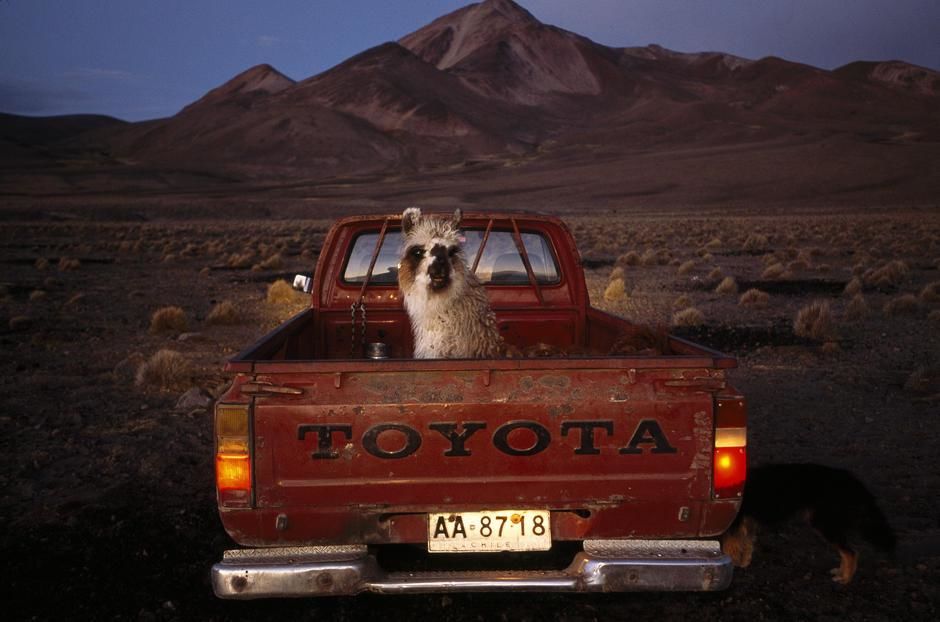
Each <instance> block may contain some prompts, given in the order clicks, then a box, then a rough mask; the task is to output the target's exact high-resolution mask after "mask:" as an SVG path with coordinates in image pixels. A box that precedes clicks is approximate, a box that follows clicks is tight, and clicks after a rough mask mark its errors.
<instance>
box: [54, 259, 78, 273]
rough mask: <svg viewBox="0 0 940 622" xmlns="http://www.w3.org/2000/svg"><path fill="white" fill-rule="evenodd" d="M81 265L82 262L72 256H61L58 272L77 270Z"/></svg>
mask: <svg viewBox="0 0 940 622" xmlns="http://www.w3.org/2000/svg"><path fill="white" fill-rule="evenodd" d="M81 266H82V262H80V261H79V260H77V259H74V258H70V257H62V258H60V259H59V271H60V272H70V271H72V270H78V269H79V268H80V267H81Z"/></svg>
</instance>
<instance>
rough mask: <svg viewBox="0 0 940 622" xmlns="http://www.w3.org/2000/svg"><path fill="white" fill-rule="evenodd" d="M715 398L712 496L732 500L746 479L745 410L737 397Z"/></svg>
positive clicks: (739, 493) (741, 490) (737, 495)
mask: <svg viewBox="0 0 940 622" xmlns="http://www.w3.org/2000/svg"><path fill="white" fill-rule="evenodd" d="M716 401H717V409H716V411H717V414H716V416H715V453H714V457H713V462H712V488H713V490H714V494H715V498H716V499H733V498H736V497H740V496H741V495H742V493H743V492H744V481H745V479H746V478H747V410H746V405H745V403H744V398H742V397H740V396H731V397H719V398H718V399H717V400H716Z"/></svg>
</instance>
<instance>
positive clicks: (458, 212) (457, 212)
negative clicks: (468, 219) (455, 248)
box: [452, 207, 463, 229]
mask: <svg viewBox="0 0 940 622" xmlns="http://www.w3.org/2000/svg"><path fill="white" fill-rule="evenodd" d="M461 220H463V211H461V209H460V208H459V207H458V208H457V209H455V210H454V218H453V221H452V222H453V223H454V229H456V228H457V227H459V226H460V221H461Z"/></svg>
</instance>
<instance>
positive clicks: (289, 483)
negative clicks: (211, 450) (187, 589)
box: [217, 214, 744, 595]
mask: <svg viewBox="0 0 940 622" xmlns="http://www.w3.org/2000/svg"><path fill="white" fill-rule="evenodd" d="M397 226H399V223H398V220H397V217H394V216H393V217H385V218H384V219H383V218H376V217H356V218H350V219H346V220H344V221H342V222H340V223H339V224H337V225H336V226H335V227H334V228H333V229H332V230H331V231H330V233H329V234H328V235H327V237H326V240H325V242H324V247H323V252H322V253H321V259H320V261H319V263H318V265H317V270H316V273H315V274H314V278H313V290H312V295H311V307H310V308H309V309H306V310H304V311H303V312H301V313H299V314H298V315H297V316H295V317H294V318H292V319H290V320H288V321H287V322H286V323H285V324H283V325H282V326H280V327H278V328H277V329H276V330H274V331H272V332H271V333H270V334H268V335H266V336H265V337H263V338H262V339H261V340H259V342H258V343H256V344H254V345H252V346H250V347H249V348H248V349H246V350H245V351H244V352H242V353H241V354H239V355H238V356H237V357H235V358H234V359H232V360H231V361H230V362H229V363H228V365H227V367H226V369H227V371H228V372H230V373H232V374H234V377H235V378H234V382H233V385H232V387H231V389H229V391H228V392H227V393H226V395H224V396H223V398H222V399H221V400H220V403H223V404H228V405H235V406H237V407H240V408H243V409H244V412H245V413H246V415H245V416H246V417H247V421H248V423H247V430H248V435H249V436H248V439H249V441H248V443H247V445H246V451H247V452H248V460H249V462H250V468H251V480H250V481H251V487H250V491H244V492H245V494H244V495H241V496H237V498H235V501H234V502H228V501H227V499H229V498H230V496H225V495H223V494H222V493H221V492H220V515H221V517H222V522H223V525H224V526H225V528H226V530H227V532H228V533H229V534H230V536H231V537H232V538H233V539H234V540H235V541H236V542H238V543H239V544H240V545H242V546H247V547H298V546H299V547H309V546H360V545H371V546H378V545H386V544H398V543H409V544H418V545H421V544H426V543H427V541H428V537H429V536H428V530H429V526H428V514H429V513H448V512H453V513H459V512H471V511H485V510H492V509H514V510H529V509H531V510H547V511H549V512H550V516H551V525H550V527H551V536H552V539H553V540H554V541H558V542H561V541H607V540H618V539H623V540H636V541H640V540H644V541H645V540H649V541H654V540H655V541H660V540H662V541H666V540H670V541H672V540H682V539H701V538H707V537H713V536H715V535H717V534H720V533H721V532H722V531H724V530H725V529H726V528H727V526H728V525H729V524H730V522H731V521H732V520H733V518H734V516H735V514H736V512H737V509H738V507H739V505H740V498H739V495H738V494H735V493H734V492H732V493H731V495H730V496H723V495H722V494H719V491H718V490H717V488H716V486H717V482H715V481H713V480H714V473H715V469H716V463H715V456H716V453H715V452H716V446H717V445H719V444H720V442H719V440H720V439H718V435H719V433H718V429H719V426H720V422H719V421H718V413H719V412H720V411H721V410H722V408H724V410H728V408H729V407H728V406H727V404H732V405H735V406H734V408H736V409H737V410H736V411H735V412H737V411H740V413H739V414H736V415H734V416H726V417H725V419H727V420H728V421H732V422H733V425H736V426H743V425H744V424H743V408H744V405H743V404H744V402H743V398H741V397H740V396H739V395H738V394H737V392H736V391H735V390H734V389H733V388H732V387H731V386H730V385H729V384H728V382H727V378H726V370H728V369H730V368H733V367H734V366H735V365H736V362H735V360H734V359H733V358H731V357H729V356H727V355H724V354H722V353H719V352H716V351H713V350H710V349H708V348H704V347H702V346H699V345H697V344H693V343H691V342H688V341H685V340H682V339H678V338H676V337H672V336H668V337H664V338H663V340H662V345H661V346H658V347H659V349H661V350H665V351H663V352H658V351H657V352H650V351H645V350H644V351H640V352H639V353H636V354H627V355H609V354H608V350H609V349H610V346H611V344H612V343H614V342H615V341H617V340H623V339H627V340H629V339H630V338H631V336H634V335H639V336H642V334H643V329H642V327H638V326H635V325H633V324H631V323H630V322H628V321H626V320H624V319H622V318H619V317H617V316H613V315H610V314H607V313H604V312H602V311H599V310H597V309H594V308H591V307H590V305H589V301H588V297H587V288H586V285H585V282H584V276H583V271H582V267H581V262H580V255H579V254H578V252H577V249H576V248H575V245H574V241H573V238H572V237H571V235H570V232H568V230H567V228H565V227H564V225H563V224H562V223H561V222H560V221H558V220H557V219H553V218H548V217H542V216H538V217H536V216H532V215H508V216H507V215H493V214H489V215H477V216H473V217H470V218H467V219H465V221H464V227H466V228H467V230H468V231H469V232H470V233H468V239H469V238H470V237H474V236H475V239H479V240H480V243H479V245H478V248H477V251H475V252H476V255H475V256H471V253H469V252H468V263H469V262H471V261H472V262H473V265H475V264H476V262H477V261H479V262H480V265H485V264H486V263H487V259H488V255H487V253H488V252H489V251H488V250H487V247H486V245H487V243H488V241H489V242H492V241H493V240H496V242H495V244H497V245H498V244H499V243H500V240H501V238H500V237H499V236H500V235H502V236H503V237H504V238H506V239H509V237H511V236H515V239H516V240H517V241H519V240H521V238H520V236H519V235H518V234H513V233H512V232H513V231H517V232H518V231H522V232H525V233H526V235H527V236H529V237H527V238H526V239H525V245H526V247H528V245H529V244H532V245H533V247H536V248H537V249H539V252H540V253H541V255H540V256H539V257H537V258H536V260H534V261H536V262H539V264H538V265H540V266H543V268H540V269H543V270H544V274H545V275H547V276H546V277H545V281H546V282H545V283H542V284H540V283H539V282H538V281H537V279H536V277H535V276H534V271H531V270H527V271H528V275H527V276H528V278H527V282H525V283H523V282H522V281H521V279H522V278H524V277H521V276H519V275H518V274H516V275H515V276H513V275H511V274H510V275H509V277H508V278H510V279H512V278H515V279H517V282H516V284H514V285H500V284H497V283H495V281H496V280H498V279H500V278H506V275H507V274H508V272H506V271H500V270H498V269H497V266H498V261H496V262H492V261H491V262H490V266H491V271H490V275H491V277H490V278H491V279H492V280H493V281H494V283H491V284H489V285H487V293H488V295H489V297H490V300H491V303H492V306H493V308H494V311H495V313H496V316H497V322H498V325H499V327H500V331H501V334H502V335H503V337H504V339H505V340H506V341H507V343H510V344H512V345H514V346H516V347H518V348H520V351H521V349H523V348H529V347H532V346H533V345H534V344H537V345H538V347H539V348H540V350H539V351H538V353H536V354H534V355H532V354H530V355H529V356H523V357H518V358H506V359H479V360H416V359H412V358H410V356H411V348H412V340H411V329H410V324H409V320H408V317H407V315H406V314H405V312H404V310H403V308H402V304H401V300H400V295H399V293H398V290H397V287H396V286H395V284H394V282H392V280H393V278H394V263H393V262H394V257H395V256H396V254H397V249H396V254H393V253H392V252H391V251H390V250H389V247H388V245H389V244H392V245H393V246H394V244H396V242H395V239H396V238H395V234H396V232H397V229H396V227H397ZM474 232H475V233H474ZM500 232H503V233H500ZM507 232H508V233H507ZM481 248H482V250H481ZM363 249H366V250H368V252H369V254H370V255H371V260H372V261H371V263H372V264H375V265H376V270H381V272H377V273H376V274H379V275H380V276H378V277H375V278H376V281H375V282H371V278H372V277H373V276H374V275H373V274H372V273H367V274H366V276H365V277H364V278H361V279H360V282H352V280H353V279H354V278H360V277H359V276H357V275H358V274H359V273H357V272H355V270H353V268H351V266H353V265H354V264H355V263H356V262H357V261H358V263H360V264H361V263H363V257H364V256H365V254H364V251H363ZM490 254H492V253H490ZM377 258H378V261H377ZM527 259H528V258H527ZM526 263H528V262H526ZM545 266H547V267H545ZM359 270H360V272H361V269H359ZM539 274H540V275H541V274H542V273H539ZM351 275H352V276H351ZM539 278H541V276H539ZM362 304H364V305H365V308H366V309H367V317H366V318H365V319H364V321H360V320H359V318H358V317H357V315H356V311H357V310H359V309H360V307H361V305H362ZM351 308H352V313H351V312H350V310H351ZM376 341H379V342H382V343H385V344H387V346H388V349H389V351H390V358H387V359H381V360H369V359H367V358H365V357H364V354H363V348H364V346H365V344H366V343H371V342H376ZM545 351H547V352H549V355H548V356H546V355H544V354H542V352H545ZM559 352H562V354H561V355H559V354H558V353H559ZM721 404H725V406H721ZM741 429H742V430H743V427H742V428H741ZM220 434H221V433H220ZM742 435H743V432H742ZM220 438H221V437H220ZM723 438H724V437H723ZM742 438H743V436H742ZM219 442H220V443H221V440H220V441H219ZM220 446H221V445H220ZM220 451H221V450H220ZM741 461H742V464H741V465H740V468H742V469H743V448H741ZM741 483H742V484H743V476H742V482H741ZM318 559H319V558H318ZM709 559H710V560H711V561H709V562H708V563H709V564H711V563H712V562H714V561H715V560H714V559H711V558H709ZM716 559H717V558H716ZM318 563H319V562H318ZM324 563H325V562H324ZM716 563H717V562H716ZM722 563H724V562H722ZM220 576H221V575H220ZM226 576H227V575H226ZM729 576H730V575H729ZM718 583H720V582H718ZM718 583H714V584H713V585H717V584H718ZM219 589H223V591H224V590H225V589H227V588H219ZM363 589H364V588H363ZM703 589H704V588H703ZM218 591H219V590H218V589H217V592H218ZM265 594H266V593H265ZM271 595H277V592H276V590H275V592H273V593H272V594H271Z"/></svg>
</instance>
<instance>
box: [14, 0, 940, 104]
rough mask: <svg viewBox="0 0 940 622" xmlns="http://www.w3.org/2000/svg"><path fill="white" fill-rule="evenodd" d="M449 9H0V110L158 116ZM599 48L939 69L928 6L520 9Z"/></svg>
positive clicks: (300, 4) (325, 4)
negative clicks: (653, 47)
mask: <svg viewBox="0 0 940 622" xmlns="http://www.w3.org/2000/svg"><path fill="white" fill-rule="evenodd" d="M466 4H469V3H468V2H463V1H459V0H398V1H390V0H273V1H270V2H264V1H262V0H0V111H3V112H12V113H17V114H27V115H56V114H73V113H98V114H108V115H112V116H116V117H119V118H122V119H126V120H129V121H137V120H142V119H149V118H156V117H165V116H170V115H173V114H175V113H176V112H177V111H179V109H180V108H182V107H183V106H185V105H186V104H188V103H190V102H192V101H193V100H195V99H198V98H199V97H201V96H202V95H203V94H204V93H205V92H206V91H208V90H209V89H211V88H213V87H215V86H218V85H219V84H222V83H223V82H225V81H226V80H228V79H229V78H231V77H233V76H234V75H236V74H238V73H240V72H241V71H244V70H245V69H247V68H249V67H251V66H253V65H257V64H259V63H269V64H271V65H273V66H274V67H276V68H277V69H278V70H280V71H281V72H283V73H284V74H286V75H288V76H289V77H291V78H293V79H295V80H302V79H304V78H307V77H310V76H312V75H315V74H317V73H320V72H321V71H324V70H325V69H328V68H330V67H332V66H333V65H336V64H337V63H339V62H342V61H343V60H345V59H346V58H349V57H350V56H352V55H354V54H357V53H358V52H361V51H363V50H365V49H368V48H370V47H373V46H375V45H378V44H380V43H383V42H386V41H394V40H396V39H399V38H401V37H402V36H404V35H406V34H408V33H410V32H412V31H414V30H417V29H418V28H420V27H422V26H424V25H425V24H427V23H429V22H431V21H432V20H433V19H435V18H436V17H439V16H441V15H444V14H446V13H449V12H451V11H453V10H455V9H457V8H460V7H461V6H465V5H466ZM519 4H521V5H522V6H524V7H525V8H526V9H528V10H529V11H530V12H531V13H532V14H533V15H535V17H536V18H538V19H539V20H541V21H542V22H544V23H547V24H553V25H556V26H559V27H561V28H565V29H567V30H571V31H574V32H577V33H578V34H581V35H584V36H586V37H589V38H591V39H593V40H594V41H597V42H598V43H602V44H605V45H610V46H615V47H623V46H639V45H647V44H650V43H658V44H660V45H663V46H664V47H667V48H670V49H673V50H678V51H682V52H700V51H721V52H727V53H731V54H736V55H738V56H743V57H746V58H761V57H764V56H770V55H773V56H780V57H783V58H786V59H788V60H792V61H797V62H802V63H807V64H810V65H814V66H816V67H822V68H825V69H833V68H835V67H838V66H840V65H843V64H845V63H848V62H851V61H854V60H904V61H907V62H911V63H914V64H917V65H922V66H925V67H930V68H932V69H940V36H938V26H940V2H938V0H582V1H575V0H521V1H520V2H519Z"/></svg>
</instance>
